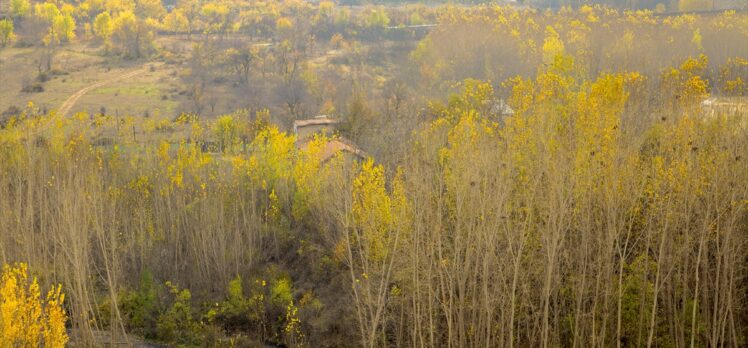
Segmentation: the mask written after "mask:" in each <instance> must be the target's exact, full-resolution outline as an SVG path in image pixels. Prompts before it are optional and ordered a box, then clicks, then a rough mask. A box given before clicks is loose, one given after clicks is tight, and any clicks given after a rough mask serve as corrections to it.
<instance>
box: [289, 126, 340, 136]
mask: <svg viewBox="0 0 748 348" xmlns="http://www.w3.org/2000/svg"><path fill="white" fill-rule="evenodd" d="M334 129H335V128H334V127H332V126H331V125H329V124H317V125H308V126H303V127H298V128H297V132H298V133H297V134H296V135H297V138H298V139H306V138H309V137H312V136H314V134H316V133H325V134H328V135H329V134H331V133H332V132H333V131H334Z"/></svg>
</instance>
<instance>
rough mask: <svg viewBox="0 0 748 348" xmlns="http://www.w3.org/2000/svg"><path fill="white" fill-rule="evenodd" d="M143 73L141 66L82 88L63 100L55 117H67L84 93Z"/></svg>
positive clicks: (144, 69) (143, 68)
mask: <svg viewBox="0 0 748 348" xmlns="http://www.w3.org/2000/svg"><path fill="white" fill-rule="evenodd" d="M145 71H146V67H145V66H143V67H140V68H137V69H135V70H131V71H128V72H126V73H124V74H121V75H118V76H115V77H113V78H111V79H108V80H104V81H101V82H97V83H95V84H93V85H90V86H88V87H86V88H83V89H81V90H79V91H77V92H75V93H74V94H73V95H71V96H70V98H68V99H67V100H65V102H64V103H62V105H60V109H59V110H58V111H57V116H58V117H65V116H67V114H68V112H70V109H72V108H73V106H75V103H76V102H78V99H80V98H81V97H82V96H84V95H86V93H88V92H90V91H92V90H94V89H97V88H99V87H104V86H106V85H108V84H111V83H115V82H117V81H121V80H124V79H129V78H132V77H135V76H137V75H139V74H141V73H143V72H145Z"/></svg>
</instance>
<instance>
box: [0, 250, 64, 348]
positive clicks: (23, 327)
mask: <svg viewBox="0 0 748 348" xmlns="http://www.w3.org/2000/svg"><path fill="white" fill-rule="evenodd" d="M64 301H65V295H64V294H63V293H62V286H61V285H58V286H56V287H53V288H52V289H50V290H49V292H48V293H47V298H46V300H45V299H42V298H41V293H40V289H39V283H38V282H37V280H36V278H32V279H29V275H28V271H27V267H26V264H23V263H20V264H16V265H13V266H9V265H4V266H3V272H2V278H0V347H42V346H43V347H64V346H65V343H67V341H68V337H67V333H66V331H65V321H66V320H67V316H66V314H65V310H64V309H63V308H62V303H63V302H64Z"/></svg>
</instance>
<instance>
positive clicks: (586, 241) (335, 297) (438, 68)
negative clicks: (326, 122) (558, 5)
mask: <svg viewBox="0 0 748 348" xmlns="http://www.w3.org/2000/svg"><path fill="white" fill-rule="evenodd" d="M481 9H482V10H481V11H483V12H480V11H479V12H478V15H476V16H475V17H471V16H470V14H471V12H469V10H459V11H458V10H454V11H455V12H454V13H455V16H453V17H447V18H445V19H443V20H444V21H445V22H444V23H447V24H448V25H445V26H443V27H440V29H437V30H435V31H434V32H432V34H430V35H429V36H428V37H427V38H426V39H425V40H424V41H423V42H422V44H421V45H419V47H418V48H417V49H416V51H414V52H413V53H412V55H411V56H412V58H413V60H414V62H417V63H418V64H419V68H420V72H419V74H420V75H419V76H420V77H422V78H423V80H424V81H426V82H435V83H434V86H436V87H435V89H440V88H443V89H450V90H457V91H456V92H455V93H453V94H452V95H451V96H450V97H449V98H434V99H433V100H431V101H430V102H429V103H428V106H427V107H424V108H423V109H422V110H421V111H420V112H418V113H417V115H415V114H414V115H400V116H402V117H410V118H411V119H413V120H416V119H417V120H418V122H415V121H413V122H412V123H416V124H417V126H414V127H412V128H410V129H407V130H406V134H408V135H407V137H405V138H402V139H396V140H397V142H399V143H400V144H404V146H402V147H403V148H404V150H402V151H397V152H393V153H391V154H389V155H388V156H387V161H381V160H379V159H378V158H369V159H358V158H354V157H352V156H347V155H344V154H342V153H341V154H339V155H336V156H334V157H332V159H328V158H327V157H325V156H324V153H325V149H326V144H327V143H328V142H329V141H331V139H330V138H328V137H326V136H318V137H316V138H315V139H313V140H312V141H311V142H310V143H309V144H308V146H306V147H304V148H303V150H300V149H299V148H298V147H297V145H296V141H297V140H299V139H296V138H295V136H293V135H291V134H289V133H287V132H284V131H282V130H281V129H280V128H279V126H276V125H274V124H272V123H271V122H270V121H269V119H270V116H269V114H268V112H266V111H257V112H250V111H238V112H236V113H233V114H230V115H225V116H222V117H219V118H217V119H215V120H203V119H200V118H199V117H198V116H196V115H189V114H183V115H181V116H179V117H177V118H175V119H173V120H168V119H167V120H155V119H149V120H140V119H136V118H134V117H115V116H111V115H104V114H97V115H89V114H86V113H79V114H76V115H74V116H73V117H70V118H61V117H58V116H57V115H55V114H54V112H53V113H43V112H41V111H40V110H38V109H37V108H36V107H35V106H34V105H33V104H29V105H28V106H27V107H26V108H25V109H24V110H22V112H21V113H20V114H19V115H17V116H14V117H12V118H10V119H8V120H6V121H4V122H3V125H2V129H0V163H1V165H0V260H2V262H4V263H8V264H11V263H13V262H17V261H23V262H27V263H28V264H29V269H30V270H31V273H32V274H34V275H38V278H39V280H40V282H39V283H41V286H42V287H45V288H46V286H50V288H52V286H54V285H53V284H57V283H61V284H62V286H63V288H62V289H63V290H64V293H65V296H64V300H65V301H64V306H65V307H64V308H65V312H66V313H68V315H69V320H68V321H67V326H68V328H69V329H70V336H71V341H73V342H75V343H77V344H80V345H85V344H88V345H94V344H95V337H97V334H98V333H100V331H107V332H109V333H111V335H112V336H113V337H114V338H116V339H117V340H128V339H130V338H129V337H130V336H126V334H135V335H137V336H139V337H141V338H144V339H146V340H151V341H157V342H162V343H166V344H169V345H174V346H221V347H223V346H261V345H263V344H274V345H285V346H294V347H296V346H315V347H316V346H359V345H361V346H369V347H374V346H459V347H465V346H489V347H494V346H507V347H513V346H518V347H524V346H543V347H548V346H574V347H576V346H606V347H607V346H644V345H647V346H662V347H683V346H723V345H724V346H743V345H745V344H746V342H747V341H746V340H748V319H747V318H748V307H746V305H747V304H746V300H747V299H746V296H745V294H746V290H747V289H748V282H747V280H746V266H748V259H747V258H746V255H748V253H747V251H748V250H747V247H748V244H747V243H748V235H746V231H747V230H748V164H747V162H746V158H745V156H746V154H748V111H746V109H745V104H744V103H742V102H741V100H743V99H741V98H743V97H744V96H745V94H746V91H748V90H747V89H746V86H745V84H744V80H746V74H748V70H747V69H748V63H747V62H746V61H745V59H744V58H742V57H741V56H739V52H743V51H741V50H742V49H744V46H745V42H744V41H740V39H741V38H745V37H746V35H748V32H746V31H745V30H746V27H745V25H746V23H748V22H746V18H747V17H745V16H742V15H736V14H735V13H726V14H723V15H720V16H715V17H712V18H711V19H704V18H701V17H695V16H683V17H677V18H675V19H667V21H668V22H667V23H666V22H665V21H666V20H660V19H654V17H653V15H652V14H651V13H647V12H639V13H628V12H627V13H618V12H615V11H609V10H604V9H601V8H594V9H593V8H583V9H581V10H579V11H578V12H575V13H574V14H567V15H564V16H561V15H556V14H553V13H550V12H548V13H538V12H535V11H531V10H529V11H524V12H520V11H509V12H507V13H506V16H504V12H503V10H497V9H496V8H493V7H491V8H488V7H486V8H481ZM492 11H493V12H492ZM495 11H499V12H501V16H499V15H496V16H493V15H491V14H496V13H498V12H495ZM486 13H488V14H489V15H487V14H486ZM522 16H524V17H522ZM575 16H576V17H579V18H576V17H575ZM731 16H732V17H731ZM502 18H503V20H502ZM566 18H568V19H569V20H566ZM601 18H602V19H601ZM613 18H615V20H613ZM725 18H727V19H731V18H732V19H735V20H734V21H728V20H727V19H725ZM723 19H724V20H725V25H724V27H723V28H722V29H719V30H723V32H724V33H729V34H730V35H732V36H730V35H728V36H726V37H725V39H724V40H725V41H724V42H728V43H733V44H734V45H730V46H729V47H727V46H724V47H718V45H711V44H709V43H707V42H706V41H704V40H703V39H702V38H701V37H702V35H713V34H714V33H713V32H707V31H706V29H703V28H707V27H709V28H718V23H720V21H721V20H723ZM530 20H532V22H530ZM583 20H584V22H583ZM492 21H496V23H495V24H496V26H486V25H484V24H485V23H492ZM503 21H508V22H507V23H503ZM541 21H548V22H559V21H561V22H563V24H561V23H557V24H553V25H545V26H541V25H539V24H537V23H538V22H541ZM600 21H603V23H600ZM652 21H654V22H652ZM533 23H535V24H533ZM606 23H611V24H610V25H609V26H608V27H606V26H605V24H606ZM705 23H706V24H705ZM460 24H464V25H467V27H472V28H478V27H480V28H484V29H482V30H484V31H481V30H477V29H475V30H476V31H471V32H470V33H472V34H473V35H467V34H466V33H461V34H460V33H456V32H455V31H450V30H447V29H444V28H460ZM544 24H547V23H545V22H544ZM636 25H640V26H641V27H642V28H644V27H646V28H648V29H647V30H643V32H648V33H650V34H648V35H649V36H643V37H644V38H645V39H642V40H641V41H636V40H634V38H635V37H637V36H635V35H637V34H635V33H633V29H631V28H634V27H636ZM522 26H526V27H522ZM660 26H661V27H667V28H669V29H667V30H666V31H665V34H664V35H666V36H664V37H653V36H651V35H658V34H652V33H654V32H655V31H654V30H649V29H652V27H658V28H659V27H660ZM511 27H515V28H519V29H517V30H522V31H521V32H519V31H518V33H517V35H525V34H523V33H527V34H526V35H528V36H526V37H523V39H521V40H520V39H518V38H517V37H516V36H512V35H509V36H498V37H501V38H502V39H497V40H504V39H506V38H512V39H507V40H511V42H515V43H517V44H519V43H522V44H524V45H525V46H527V47H525V48H523V46H517V47H515V46H510V47H514V48H516V49H512V50H508V51H507V52H508V53H506V54H512V55H514V54H516V55H517V56H516V61H517V62H518V63H517V65H516V67H519V68H516V67H512V66H510V65H501V66H502V67H503V68H502V69H494V68H495V67H497V66H499V65H498V64H497V65H494V64H492V63H491V62H493V61H498V62H508V61H510V60H507V59H504V58H502V57H500V56H493V54H494V53H496V54H498V53H497V52H500V51H498V50H495V48H496V47H500V46H501V45H502V43H501V42H497V41H491V40H494V36H491V35H489V34H487V33H488V32H492V31H494V30H496V31H504V30H510V29H509V28H511ZM598 27H599V28H598ZM485 28H488V29H485ZM570 28H571V29H570ZM574 28H576V29H574ZM591 28H597V29H594V30H593V29H591ZM611 28H613V29H611ZM615 28H623V30H622V31H621V33H622V35H621V37H620V39H621V40H620V41H615V40H613V41H611V42H613V43H612V44H611V46H610V47H608V46H607V45H603V43H607V41H606V40H605V39H604V38H599V39H595V40H593V39H589V37H588V38H582V39H574V37H576V36H574V35H588V34H590V33H600V32H605V31H606V30H607V32H606V33H607V34H606V37H610V36H612V35H613V34H612V33H615ZM572 29H573V30H572ZM668 30H669V31H668ZM719 30H717V31H719ZM575 33H576V34H575ZM585 33H587V34H585ZM657 33H660V31H657ZM684 33H686V34H687V35H686V34H684ZM453 34H455V35H458V34H459V35H463V36H464V37H466V38H471V39H474V38H479V39H480V38H486V39H487V40H488V39H491V40H488V41H484V43H485V46H482V47H486V50H484V51H480V50H479V49H477V48H475V47H477V46H469V44H471V41H469V40H466V41H465V42H462V43H461V44H464V45H468V46H462V47H458V46H456V47H455V50H440V47H441V48H443V47H446V45H445V44H443V43H444V42H457V41H456V40H454V37H455V36H453ZM590 35H591V34H590ZM667 35H672V37H673V38H677V40H678V44H677V45H676V46H674V47H676V48H674V49H673V50H672V51H666V50H665V51H658V52H659V53H657V54H660V55H657V54H655V53H652V52H650V49H651V47H652V46H648V45H649V44H650V43H658V42H659V43H662V42H667V41H668V36H667ZM714 35H716V34H714ZM531 36H537V38H536V39H532V38H531ZM593 36H594V35H593ZM580 37H581V36H580ZM684 37H687V40H686V39H684ZM440 42H441V44H439V43H440ZM507 42H509V41H507ZM511 42H509V44H511ZM531 42H536V44H533V45H530V43H531ZM541 42H542V44H541ZM590 42H598V43H600V45H601V47H603V46H604V47H606V48H601V49H600V50H593V48H594V47H585V46H584V43H590ZM626 42H628V43H630V44H631V45H632V46H631V47H628V48H627V47H625V45H623V44H625V43H626ZM618 43H621V44H622V45H623V46H620V47H619V45H618ZM741 45H743V46H741ZM458 49H462V52H461V53H462V54H457V53H458ZM478 52H482V53H483V55H481V54H478ZM637 52H638V53H652V57H660V58H662V57H667V58H666V59H665V58H663V59H661V60H659V61H657V62H656V63H655V62H654V60H655V59H652V60H647V61H646V62H651V63H652V64H644V65H641V66H637V64H635V63H632V64H631V65H630V66H629V65H624V66H619V65H618V63H617V62H632V61H633V60H631V59H633V58H632V54H634V53H637ZM735 52H738V55H737V57H736V55H735V54H734V53H735ZM708 56H709V57H712V56H717V57H718V58H717V59H716V61H717V62H716V63H715V62H714V59H711V61H712V63H710V58H708ZM606 57H609V58H610V59H611V60H610V61H605V60H604V59H607V58H606ZM592 58H595V59H592ZM629 58H631V59H629ZM596 62H597V63H596ZM598 63H599V64H598ZM710 64H711V65H710ZM637 67H639V68H640V69H638V68H637ZM469 69H474V70H470V71H467V70H469ZM639 70H641V71H640V72H636V71H639ZM510 73H511V74H510ZM516 75H519V77H511V76H516ZM470 77H477V78H482V79H485V80H480V79H470ZM488 80H494V81H498V80H504V82H503V83H501V84H498V85H497V84H495V83H492V82H491V81H488ZM455 81H460V82H459V83H457V84H456V85H455ZM417 83H418V82H414V85H416V84H417ZM446 86H448V87H446ZM431 92H433V91H431ZM710 95H713V96H717V97H719V99H718V101H715V100H716V99H706V98H707V97H709V96H710ZM705 100H706V101H707V102H706V103H705V102H704V101H705ZM502 101H506V104H508V105H509V106H510V108H511V112H507V108H506V107H504V104H503V102H502ZM389 102H390V100H388V103H389ZM397 102H399V100H398V101H397ZM392 103H393V104H396V102H392ZM388 105H389V104H388ZM362 108H363V107H362ZM370 113H371V114H375V113H374V112H370ZM346 121H348V125H350V123H351V120H346ZM399 124H400V123H399ZM391 127H392V128H394V127H395V126H391ZM362 129H363V131H362V132H365V131H366V129H365V127H364V128H362ZM384 129H385V130H388V128H384ZM378 130H380V129H379V128H378V129H376V130H371V131H370V133H372V134H369V135H368V136H369V138H376V137H379V138H381V139H380V142H381V143H385V142H394V141H393V140H392V139H391V138H389V137H387V136H386V135H385V134H379V133H377V131H378ZM397 131H399V132H402V130H397ZM346 132H348V134H342V135H350V129H348V130H346V129H344V130H343V133H346ZM394 132H395V130H393V133H394ZM398 134H399V133H398ZM337 136H340V135H333V136H332V137H337ZM361 138H364V136H361ZM356 140H358V139H356ZM367 143H376V142H374V141H372V140H371V139H369V140H368V141H367ZM380 145H381V148H385V149H387V148H391V146H390V145H391V144H389V143H388V144H380ZM388 146H390V147H388ZM372 153H380V152H378V151H372ZM20 269H22V270H23V271H7V272H10V273H11V274H16V275H22V277H26V275H25V274H26V271H25V269H24V268H20ZM14 272H15V273H14ZM17 277H18V276H17ZM19 279H20V278H19ZM22 279H23V280H22V281H21V282H20V283H26V282H27V278H22ZM5 284H8V282H7V280H6V275H5V271H4V275H3V286H4V287H5ZM31 284H32V285H31V286H30V287H27V288H26V289H32V290H31V292H32V293H37V294H38V292H39V290H38V289H39V286H38V285H33V284H36V283H35V282H31ZM22 288H23V287H22ZM3 289H4V288H3ZM33 289H36V290H33ZM55 289H57V288H55ZM52 294H53V295H52V298H50V299H49V301H57V299H59V302H62V295H61V294H60V292H59V291H58V292H54V291H53V292H52ZM15 296H21V295H15V292H14V293H13V294H10V295H9V292H0V304H3V305H4V304H5V303H10V302H12V301H15V300H14V299H15ZM24 296H26V295H24ZM32 297H39V296H32ZM29 303H30V304H29V306H32V307H33V306H39V305H37V303H41V300H34V301H31V302H29ZM47 303H51V302H47ZM54 303H58V302H54ZM45 306H47V307H46V308H57V307H55V306H56V305H48V304H47V305H45ZM4 308H5V307H2V309H4ZM34 308H40V307H34ZM47 310H48V311H49V309H47ZM55 311H56V312H55V313H57V314H55V316H57V318H58V319H59V320H62V321H64V319H60V318H64V317H65V315H64V313H62V311H60V310H59V309H55ZM15 313H16V312H13V313H10V314H8V312H5V311H0V314H1V315H2V316H0V324H3V325H4V324H5V323H9V322H12V321H13V320H14V318H17V316H23V314H15ZM18 313H20V312H18ZM50 313H51V312H50ZM50 316H51V314H50ZM8 318H11V319H8ZM45 320H46V319H45ZM44 325H47V324H41V326H39V327H40V328H43V327H45V326H44ZM55 325H57V326H56V327H59V322H58V323H57V324H55ZM48 326H50V327H51V326H52V325H51V324H50V325H48ZM29 332H32V335H35V336H34V337H41V336H39V335H36V334H34V333H33V331H30V330H29ZM3 333H6V332H5V331H4V332H3ZM60 337H62V336H60ZM60 339H62V338H60ZM0 342H2V341H0ZM45 342H46V341H45ZM63 342H64V341H63ZM45 346H46V345H45Z"/></svg>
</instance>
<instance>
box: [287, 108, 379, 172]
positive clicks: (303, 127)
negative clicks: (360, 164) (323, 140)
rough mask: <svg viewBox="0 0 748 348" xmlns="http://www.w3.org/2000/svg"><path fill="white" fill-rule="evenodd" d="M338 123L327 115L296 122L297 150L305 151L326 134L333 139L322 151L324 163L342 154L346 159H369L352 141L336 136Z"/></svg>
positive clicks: (294, 126) (294, 130) (294, 125)
mask: <svg viewBox="0 0 748 348" xmlns="http://www.w3.org/2000/svg"><path fill="white" fill-rule="evenodd" d="M338 123H339V121H338V120H335V119H332V118H330V117H328V116H327V115H320V116H316V117H314V118H311V119H307V120H297V121H294V123H293V132H294V134H295V135H296V148H297V149H298V150H299V151H305V150H306V149H307V148H308V147H309V143H310V142H311V141H312V140H314V136H315V135H316V134H324V135H326V136H328V137H331V138H330V140H328V142H327V144H326V145H325V149H324V150H323V151H322V162H327V161H328V160H330V159H331V158H333V157H334V156H335V155H336V154H338V153H340V152H343V153H344V155H346V157H350V158H352V159H364V158H366V157H368V155H367V154H366V152H364V151H363V150H361V149H360V148H359V147H358V146H356V144H354V143H353V142H352V141H350V140H348V139H345V138H343V137H340V136H334V135H335V133H336V132H337V130H338V128H337V125H338Z"/></svg>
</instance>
